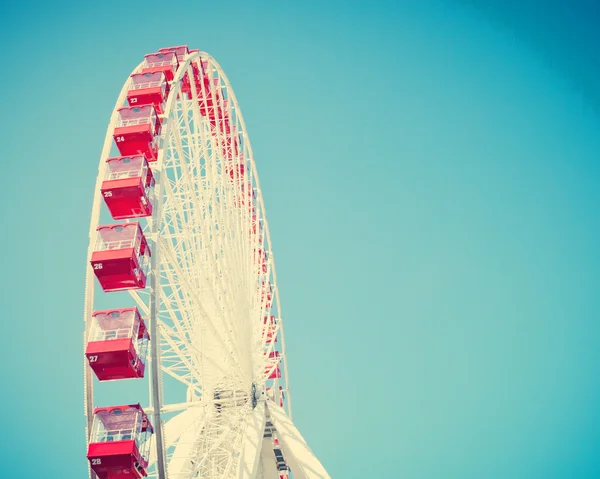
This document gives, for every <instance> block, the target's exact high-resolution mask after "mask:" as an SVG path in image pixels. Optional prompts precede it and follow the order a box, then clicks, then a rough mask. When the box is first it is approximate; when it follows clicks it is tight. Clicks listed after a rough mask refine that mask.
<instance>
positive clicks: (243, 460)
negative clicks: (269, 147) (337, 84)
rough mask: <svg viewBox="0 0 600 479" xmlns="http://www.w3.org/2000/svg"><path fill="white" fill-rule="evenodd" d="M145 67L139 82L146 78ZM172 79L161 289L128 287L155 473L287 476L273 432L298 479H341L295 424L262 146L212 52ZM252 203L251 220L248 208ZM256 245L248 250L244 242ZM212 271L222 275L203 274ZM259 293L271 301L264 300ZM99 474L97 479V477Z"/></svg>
mask: <svg viewBox="0 0 600 479" xmlns="http://www.w3.org/2000/svg"><path fill="white" fill-rule="evenodd" d="M202 62H204V64H205V65H207V66H208V71H209V72H210V74H209V79H210V82H211V84H210V86H211V88H210V89H209V90H208V91H207V90H205V85H204V83H203V82H200V88H201V91H197V89H196V84H195V82H194V81H193V78H194V76H193V75H194V71H193V68H192V64H193V63H195V64H196V65H202ZM142 65H143V63H140V65H138V66H137V67H136V68H135V69H134V71H133V72H132V73H136V72H138V71H140V68H141V67H142ZM186 74H187V75H188V77H187V78H188V79H192V80H191V81H190V84H191V85H190V87H191V96H192V98H191V99H186V98H185V96H184V93H183V92H182V91H181V84H182V81H181V80H182V79H183V78H184V76H185V75H186ZM169 83H170V92H169V96H168V99H167V101H166V104H165V108H164V113H163V114H162V115H160V118H161V119H162V122H163V126H162V132H161V135H160V139H159V141H160V142H161V144H159V154H158V158H157V161H156V162H155V163H153V164H152V171H153V174H154V177H155V180H156V185H155V188H154V201H153V205H154V210H153V213H152V217H150V218H148V219H147V222H146V226H145V227H144V232H145V234H146V237H147V239H148V240H149V243H150V245H151V246H150V247H151V251H152V266H151V274H150V276H149V283H150V284H149V288H148V289H147V290H138V291H129V293H130V295H131V297H132V298H133V300H134V301H135V303H136V305H137V306H138V308H139V309H140V311H141V312H142V314H143V315H145V316H146V317H147V318H148V322H149V329H150V337H151V342H150V344H151V348H150V351H151V354H150V358H149V360H148V366H149V381H148V382H149V407H148V408H145V409H146V410H147V411H148V413H149V415H150V414H151V417H152V422H153V424H154V426H155V435H154V438H153V441H154V442H153V444H152V447H151V457H150V463H151V464H154V469H153V471H151V474H150V477H152V476H154V477H158V478H160V479H166V478H167V477H169V479H184V478H186V479H188V478H191V477H196V475H199V476H198V477H217V476H218V477H239V478H242V477H243V478H248V479H250V478H255V477H263V478H265V479H278V478H279V471H278V470H277V468H276V467H275V459H274V456H273V446H272V444H271V443H269V438H268V437H267V436H268V434H271V436H269V437H274V436H277V439H278V441H279V443H280V445H281V449H282V450H283V451H284V453H285V461H286V464H287V465H288V466H289V467H290V468H291V469H292V472H293V474H294V478H295V479H296V478H297V479H300V478H310V479H313V478H314V479H325V478H329V476H328V475H327V472H326V471H325V470H324V469H323V467H322V465H321V464H320V463H319V461H318V460H317V459H316V457H315V456H314V454H313V453H312V452H311V450H310V448H308V446H307V445H306V442H305V441H304V439H303V438H302V436H301V435H300V433H299V432H298V430H297V429H296V428H295V426H294V425H293V424H292V422H291V418H292V410H291V397H290V391H289V379H288V377H289V376H288V369H287V361H286V354H285V338H284V334H283V320H282V313H281V306H280V304H279V292H278V289H277V280H276V273H275V266H274V259H273V254H272V251H270V248H271V239H270V235H269V228H268V223H267V219H266V215H265V208H264V202H263V197H262V193H261V189H260V186H259V181H258V175H257V174H256V166H255V163H254V157H253V154H252V148H251V144H250V141H249V138H248V134H247V131H246V127H245V123H244V120H243V117H242V115H241V112H240V109H239V106H238V103H237V100H236V97H235V94H234V92H233V89H232V88H231V85H230V83H229V81H228V80H227V77H226V76H225V74H224V72H223V70H222V69H221V67H220V66H219V65H218V63H217V62H216V61H215V60H214V58H212V57H211V56H210V55H208V54H207V53H205V52H196V53H191V54H188V55H187V56H186V58H185V60H184V61H182V62H181V64H180V66H179V68H178V70H177V71H176V73H175V77H174V79H173V81H172V82H169ZM128 86H129V81H127V82H125V84H124V86H123V88H122V90H121V92H120V94H119V97H118V99H117V102H116V105H115V108H114V109H113V113H112V115H111V118H110V121H109V124H108V128H107V133H106V137H105V141H104V145H103V148H102V152H101V155H100V162H99V167H98V177H97V181H96V188H95V194H94V201H93V206H92V214H91V221H90V230H89V239H90V243H89V248H88V266H87V271H86V286H85V306H84V321H85V325H86V328H85V330H86V331H85V337H84V348H85V344H86V341H87V336H88V332H89V327H90V321H89V318H91V316H92V312H93V309H94V284H95V280H94V272H93V269H92V267H91V265H90V262H89V259H90V258H91V255H92V253H93V249H94V242H95V241H94V240H95V236H96V228H97V226H98V225H99V224H100V223H99V222H100V214H101V209H102V197H101V195H100V187H101V184H102V181H103V179H104V177H105V170H106V158H108V157H109V156H110V152H111V148H112V145H113V137H112V134H113V130H114V127H115V125H116V123H117V120H118V109H119V108H120V107H121V106H122V105H123V104H124V102H125V99H126V95H127V92H128ZM217 89H218V90H219V92H220V94H221V95H222V98H221V99H220V100H217V98H216V91H217ZM208 95H210V98H211V100H212V105H213V106H212V108H214V109H215V110H216V112H215V125H214V127H211V125H210V122H209V120H208V118H207V117H206V116H202V115H201V112H200V110H201V107H200V106H199V103H198V101H199V99H201V98H204V99H205V103H204V105H205V108H206V107H207V105H209V103H208V102H207V100H206V98H208ZM225 99H226V100H227V101H226V102H224V101H223V100H225ZM225 103H227V105H226V106H225ZM208 107H209V108H210V106H208ZM225 109H226V110H227V116H228V117H229V119H230V123H231V131H230V132H229V133H228V132H226V131H224V128H223V123H222V122H221V121H220V120H222V118H223V113H224V111H225ZM211 128H213V129H212V130H211ZM236 135H237V137H238V140H239V141H238V143H239V148H237V149H235V151H234V149H233V148H232V149H230V155H231V156H230V157H229V158H230V159H232V161H233V163H232V164H234V170H233V171H234V172H233V173H228V172H225V171H224V170H223V168H224V165H225V164H226V162H227V161H228V160H227V159H226V158H225V154H224V150H223V147H226V145H227V144H229V147H230V148H231V144H232V143H233V141H232V139H233V137H234V136H236ZM228 140H229V143H227V142H228ZM223 145H225V146H223ZM201 159H202V160H203V164H202V165H201ZM239 164H242V165H244V167H243V168H244V170H243V174H241V175H240V174H237V173H236V172H237V171H238V170H237V168H238V165H239ZM202 170H203V171H202ZM248 185H250V187H248ZM232 186H233V187H232ZM240 190H241V191H242V193H241V194H240ZM248 193H249V195H250V197H249V198H247V197H246V196H247V195H248ZM253 196H254V197H255V199H254V200H253ZM202 200H205V201H202ZM234 205H235V207H234ZM251 205H254V207H253V209H252V210H250V209H249V208H248V207H249V206H251ZM235 208H237V210H236V209H235ZM253 215H255V216H254V218H253ZM248 220H250V221H248ZM252 225H253V226H252ZM252 227H253V228H254V229H253V231H251V228H252ZM244 243H248V245H249V247H248V245H246V246H245V247H244V246H242V245H243V244H244ZM267 255H268V256H267ZM257 259H258V264H259V266H260V267H261V268H262V265H260V263H261V262H262V261H264V262H265V264H266V270H267V271H266V273H261V270H258V271H257ZM207 265H209V266H210V268H204V267H205V266H207ZM257 273H258V274H257ZM253 277H256V280H254V282H252V278H253ZM271 288H272V289H271ZM260 291H262V294H261V295H257V292H260ZM267 291H268V292H267ZM258 296H260V298H259V297H258ZM269 296H270V299H267V297H269ZM269 303H270V304H269ZM267 306H270V307H267ZM271 311H275V313H276V318H275V321H276V322H275V324H274V329H273V330H272V331H271V338H270V341H269V340H268V339H269V338H267V335H266V331H267V329H268V328H267V327H266V326H265V325H263V321H262V318H263V317H265V324H266V322H267V320H268V321H270V319H268V318H270V315H271ZM252 318H255V320H254V322H252V321H251V319H252ZM200 331H202V333H201V334H200ZM203 338H204V339H203ZM207 338H208V339H207ZM248 338H250V340H249V339H248ZM275 338H279V340H280V341H281V348H280V349H281V351H280V353H281V354H280V356H279V357H277V358H276V360H277V361H279V359H281V363H282V365H283V375H282V377H281V378H280V379H276V380H275V382H274V386H273V388H272V390H271V391H270V393H271V396H270V397H269V394H266V393H265V383H266V381H267V378H268V376H269V375H270V373H271V372H272V371H273V368H274V367H275V362H274V361H269V359H267V358H268V357H269V353H272V352H273V351H274V346H275V341H276V339H275ZM202 341H204V343H203V342H202ZM84 370H85V372H84V389H85V399H84V412H85V415H86V420H87V422H86V440H89V431H90V427H91V421H92V419H93V408H94V381H93V373H92V371H91V368H90V367H89V365H88V363H87V361H84ZM215 371H216V372H219V374H216V373H215ZM163 373H166V374H168V375H169V376H172V377H173V378H175V379H177V380H178V381H180V382H181V383H182V384H184V385H185V386H187V390H188V394H187V397H186V400H185V401H183V402H181V403H175V404H165V402H164V399H163V397H164V396H163V386H162V374H163ZM211 381H212V382H211ZM278 386H281V387H282V390H283V391H284V393H285V397H284V398H283V400H282V402H283V407H280V404H279V399H277V400H276V399H275V396H274V394H273V393H276V392H277V391H274V390H275V389H276V388H277V387H278ZM254 387H256V388H257V390H258V393H257V395H256V396H257V401H256V404H255V406H256V407H253V408H251V407H249V406H247V404H249V403H250V402H251V401H249V400H248V399H246V406H241V407H238V405H239V404H242V403H243V401H241V402H239V400H240V398H241V397H242V396H244V393H246V396H244V397H246V398H248V397H250V396H248V394H249V393H250V391H251V390H253V388H254ZM207 388H208V389H207ZM228 388H230V389H228ZM221 390H224V391H229V392H230V393H229V394H230V396H232V397H231V398H229V399H227V398H226V399H223V400H221V399H216V398H217V396H215V391H221ZM238 395H241V396H240V398H238V397H237V396H238ZM219 397H220V396H219ZM226 401H229V403H228V404H233V405H234V406H235V407H232V408H231V409H230V410H231V411H234V412H232V413H229V412H228V414H229V416H228V414H215V413H214V412H212V411H213V410H214V407H213V406H214V405H215V404H217V403H218V404H219V408H220V407H221V406H220V404H221V403H223V404H226ZM209 405H210V407H209ZM230 410H229V409H228V411H230ZM173 412H179V414H178V415H176V416H174V417H172V418H171V419H169V420H168V421H166V422H163V420H162V419H161V415H165V414H169V413H173ZM224 418H226V419H224ZM211 421H212V422H211ZM271 441H272V439H271ZM269 450H270V457H269ZM209 462H211V464H208V463H209ZM203 467H204V468H205V469H203ZM209 467H212V469H208V468H209ZM209 470H210V471H213V472H208V471H209ZM214 471H219V472H218V473H217V472H214ZM90 478H91V479H94V478H95V474H94V473H93V471H91V469H90Z"/></svg>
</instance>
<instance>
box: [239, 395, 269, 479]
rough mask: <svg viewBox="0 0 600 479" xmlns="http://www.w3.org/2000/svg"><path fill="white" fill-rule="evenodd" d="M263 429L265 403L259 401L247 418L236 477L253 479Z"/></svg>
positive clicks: (256, 468)
mask: <svg viewBox="0 0 600 479" xmlns="http://www.w3.org/2000/svg"><path fill="white" fill-rule="evenodd" d="M264 431H265V403H264V401H260V402H259V403H258V404H257V406H256V408H254V411H252V414H251V415H250V417H249V418H248V426H247V427H246V431H245V432H244V446H243V447H244V448H243V449H242V454H241V456H240V462H239V465H238V473H237V477H238V479H254V478H255V477H256V472H257V470H258V463H259V461H260V459H259V458H260V449H261V445H262V438H263V434H264Z"/></svg>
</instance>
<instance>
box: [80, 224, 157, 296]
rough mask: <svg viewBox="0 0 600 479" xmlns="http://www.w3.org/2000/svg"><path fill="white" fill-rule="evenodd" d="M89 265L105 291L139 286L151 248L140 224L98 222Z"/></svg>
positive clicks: (144, 279)
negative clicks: (101, 223)
mask: <svg viewBox="0 0 600 479" xmlns="http://www.w3.org/2000/svg"><path fill="white" fill-rule="evenodd" d="M97 231H98V234H97V238H96V244H95V246H94V252H93V253H92V260H91V264H92V268H94V273H95V274H96V277H97V278H98V282H99V283H100V286H101V287H102V289H103V290H104V291H105V292H108V291H123V290H126V289H142V288H145V287H146V278H147V275H148V270H149V268H150V254H151V253H150V248H149V247H148V242H147V241H146V237H145V236H144V233H143V232H142V228H141V227H140V224H139V223H137V222H135V223H123V224H114V225H103V226H98V228H97Z"/></svg>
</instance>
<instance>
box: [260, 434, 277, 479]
mask: <svg viewBox="0 0 600 479" xmlns="http://www.w3.org/2000/svg"><path fill="white" fill-rule="evenodd" d="M260 460H261V463H262V470H263V478H264V479H279V471H278V470H277V465H276V463H275V453H274V452H273V438H272V437H265V438H264V439H263V441H262V448H261V451H260Z"/></svg>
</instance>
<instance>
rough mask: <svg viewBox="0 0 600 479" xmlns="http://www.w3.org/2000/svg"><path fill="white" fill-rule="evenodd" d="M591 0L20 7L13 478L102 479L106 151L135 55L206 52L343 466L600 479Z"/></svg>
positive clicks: (320, 430) (9, 171)
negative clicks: (97, 321)
mask: <svg viewBox="0 0 600 479" xmlns="http://www.w3.org/2000/svg"><path fill="white" fill-rule="evenodd" d="M593 3H594V2H583V1H566V0H565V1H563V2H556V1H554V2H553V1H546V2H538V1H536V0H528V1H526V0H521V1H518V2H512V1H502V2H501V1H496V2H492V1H488V2H483V1H479V0H472V1H467V0H464V1H459V0H421V1H414V2H408V1H398V2H385V1H380V0H373V1H371V2H357V1H353V2H341V1H340V2H337V1H333V2H326V1H319V2H317V1H313V0H308V1H304V2H281V1H279V2H275V1H272V2H231V1H221V2H217V1H214V2H200V1H197V2H187V1H185V2H180V3H177V2H156V1H148V2H123V1H121V2H114V1H104V2H60V1H58V2H39V3H35V2H28V1H23V2H12V4H11V5H10V6H9V4H8V3H7V2H4V3H3V4H2V6H1V7H0V40H1V44H2V45H3V47H4V49H3V50H4V53H3V60H2V63H3V67H2V75H1V76H0V88H1V91H2V92H3V94H2V100H3V101H2V106H3V115H2V118H1V119H0V125H1V126H2V128H1V130H0V131H1V132H2V133H1V135H2V138H3V142H2V143H3V145H4V147H3V151H2V156H1V159H0V162H1V165H2V172H3V178H4V181H3V185H2V188H0V205H2V206H1V207H0V220H1V222H0V228H1V230H2V231H3V234H2V235H1V236H0V247H1V248H2V251H3V254H2V256H0V267H1V272H2V274H1V276H0V304H1V305H2V315H1V319H0V321H2V325H3V333H2V334H1V335H0V364H1V366H0V367H1V374H0V378H1V381H2V382H1V383H0V409H1V411H2V413H3V414H2V421H1V423H2V428H3V431H2V433H1V436H0V459H1V461H0V462H1V465H0V468H1V469H0V471H1V472H0V476H1V477H7V478H9V477H11V478H13V477H15V478H16V477H18V478H20V479H29V478H38V477H44V478H47V479H55V478H56V479H58V478H61V479H70V478H74V479H75V478H82V477H85V474H86V461H85V439H84V420H83V405H82V402H83V398H82V385H81V382H82V363H81V353H82V345H81V341H82V335H83V329H82V328H83V323H82V318H81V315H82V310H83V292H84V284H83V281H84V274H85V259H86V258H85V255H86V249H87V231H88V226H89V216H90V208H91V203H92V195H93V187H94V183H95V177H96V169H97V165H98V159H99V154H100V148H101V145H102V141H103V138H104V134H105V128H106V124H107V122H108V117H109V115H110V112H111V110H112V108H113V106H114V102H115V99H116V96H117V94H118V92H119V90H120V88H121V85H122V84H123V82H124V81H125V80H126V78H127V75H128V74H129V72H130V71H131V69H132V68H133V67H134V66H135V65H136V64H137V63H138V62H139V61H141V59H142V57H143V55H144V54H145V53H148V52H152V51H155V50H156V49H157V48H159V47H163V46H169V45H178V44H184V43H187V44H188V45H190V47H193V48H200V49H202V50H204V51H207V52H209V53H211V54H212V55H213V56H215V57H216V59H217V60H218V61H219V62H220V64H221V65H222V66H223V68H224V69H225V72H226V73H227V75H228V77H229V79H230V80H231V82H232V85H233V87H234V89H235V91H236V95H237V97H238V100H239V102H240V105H241V108H242V111H243V113H244V117H245V120H246V124H247V127H248V130H249V133H250V137H251V140H252V144H253V148H254V152H255V156H256V162H257V165H258V169H259V173H260V180H261V186H262V188H263V193H264V197H265V202H266V207H267V214H268V218H269V222H270V226H271V235H272V240H273V244H274V253H275V257H276V264H277V272H278V279H279V281H280V284H279V286H280V291H281V299H282V306H283V311H284V313H285V324H286V341H287V344H288V353H289V354H288V356H289V368H290V370H289V371H290V384H291V388H292V392H293V398H294V419H295V422H296V424H297V426H298V427H299V428H300V430H301V431H302V432H303V434H304V435H305V437H306V438H307V440H308V441H309V443H310V444H311V446H312V448H313V449H314V451H315V452H316V453H317V455H318V456H319V458H320V459H321V460H322V462H323V464H324V465H325V467H326V468H327V469H328V470H329V472H330V474H331V476H332V477H333V478H340V479H342V478H345V479H349V478H362V479H371V478H391V479H394V478H409V479H429V478H436V479H437V478H440V479H442V478H443V479H470V478H477V479H481V478H486V479H506V478H510V479H519V478H523V479H538V478H539V479H563V478H577V479H587V478H598V477H600V407H599V404H600V385H599V384H600V383H599V379H600V354H599V344H598V343H599V338H600V322H599V308H600V294H599V287H600V281H599V271H600V250H599V245H600V219H599V215H598V211H599V210H600V190H599V188H598V181H599V179H600V165H599V158H600V114H599V112H600V82H599V81H598V79H599V78H600V75H599V74H600V71H599V69H600V67H599V65H600V55H599V54H598V45H599V44H600V33H599V32H598V28H597V25H598V24H599V23H600V12H599V10H598V7H594V6H593ZM542 4H543V8H542V7H541V5H542ZM136 400H137V398H132V402H135V401H136Z"/></svg>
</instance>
